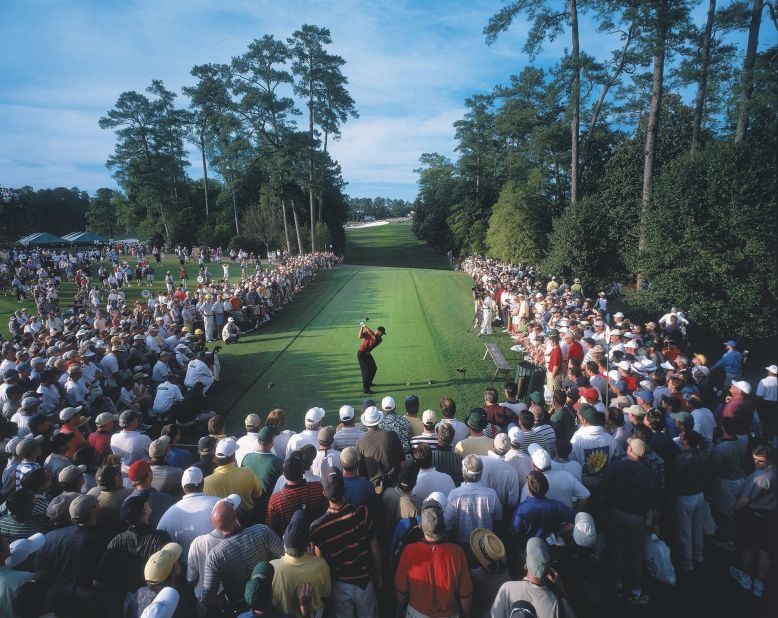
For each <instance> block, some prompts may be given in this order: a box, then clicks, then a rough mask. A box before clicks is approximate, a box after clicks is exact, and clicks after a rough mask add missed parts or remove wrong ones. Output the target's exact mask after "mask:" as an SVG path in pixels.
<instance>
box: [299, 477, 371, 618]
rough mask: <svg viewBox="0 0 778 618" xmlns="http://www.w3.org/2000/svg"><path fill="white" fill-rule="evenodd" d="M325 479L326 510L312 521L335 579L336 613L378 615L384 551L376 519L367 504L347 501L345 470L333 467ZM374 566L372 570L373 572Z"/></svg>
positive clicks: (317, 544)
mask: <svg viewBox="0 0 778 618" xmlns="http://www.w3.org/2000/svg"><path fill="white" fill-rule="evenodd" d="M322 480H323V481H324V495H325V496H326V497H327V500H328V501H329V508H328V509H327V512H326V513H325V514H324V515H322V516H321V517H320V518H319V519H317V520H316V521H314V522H313V524H311V542H312V543H313V544H314V546H315V548H316V555H317V556H321V557H322V558H324V559H325V560H326V561H327V564H328V565H329V567H330V573H331V575H332V581H333V593H334V598H335V612H334V615H336V616H338V617H339V618H340V617H341V616H345V617H353V618H358V617H361V616H376V615H377V613H378V612H377V605H376V593H375V591H376V590H378V589H380V588H381V555H380V550H379V548H378V541H377V539H376V531H375V526H374V525H373V522H372V521H371V519H370V517H369V516H368V512H367V509H366V508H365V507H364V506H358V507H355V506H354V505H353V504H347V503H346V502H345V491H346V488H345V484H344V482H343V473H342V472H341V471H340V470H339V469H338V468H332V469H331V470H330V471H329V473H328V474H327V476H325V477H324V478H323V479H322ZM371 566H372V572H371Z"/></svg>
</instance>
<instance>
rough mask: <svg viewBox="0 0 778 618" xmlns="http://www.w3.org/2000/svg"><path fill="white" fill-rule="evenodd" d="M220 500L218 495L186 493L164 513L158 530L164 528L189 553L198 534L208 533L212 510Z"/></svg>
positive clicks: (185, 552)
mask: <svg viewBox="0 0 778 618" xmlns="http://www.w3.org/2000/svg"><path fill="white" fill-rule="evenodd" d="M219 500H220V498H218V497H217V496H206V495H205V494H204V493H193V494H186V495H185V496H184V497H183V498H181V500H179V501H178V502H176V503H175V504H174V505H173V506H171V507H170V508H169V509H168V510H167V511H165V513H164V514H163V515H162V518H161V519H160V520H159V523H158V524H157V530H164V531H165V532H167V533H168V534H169V535H170V538H171V539H173V542H175V543H178V544H179V545H180V546H181V548H182V550H183V552H182V553H183V554H184V555H188V553H189V546H190V545H191V544H192V541H194V540H195V538H197V537H198V536H201V535H203V534H208V533H209V532H210V531H211V530H212V529H213V526H212V525H211V511H212V510H213V507H214V506H215V505H216V503H217V502H218V501H219Z"/></svg>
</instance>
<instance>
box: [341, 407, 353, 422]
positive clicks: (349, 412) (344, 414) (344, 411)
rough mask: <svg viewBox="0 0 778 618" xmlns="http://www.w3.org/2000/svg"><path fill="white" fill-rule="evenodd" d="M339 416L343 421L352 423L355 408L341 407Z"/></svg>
mask: <svg viewBox="0 0 778 618" xmlns="http://www.w3.org/2000/svg"><path fill="white" fill-rule="evenodd" d="M338 416H339V417H340V420H342V421H350V420H353V419H354V408H353V407H352V406H349V405H344V406H340V410H339V411H338Z"/></svg>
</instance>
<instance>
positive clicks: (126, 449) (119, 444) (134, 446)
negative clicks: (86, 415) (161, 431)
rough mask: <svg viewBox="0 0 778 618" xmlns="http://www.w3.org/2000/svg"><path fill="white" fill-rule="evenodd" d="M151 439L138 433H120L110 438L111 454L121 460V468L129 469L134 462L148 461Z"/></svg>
mask: <svg viewBox="0 0 778 618" xmlns="http://www.w3.org/2000/svg"><path fill="white" fill-rule="evenodd" d="M150 444H151V438H149V437H148V436H147V435H144V434H142V433H140V432H139V431H137V430H136V431H124V430H122V431H120V432H119V433H115V434H113V435H112V436H111V452H113V454H114V455H118V456H119V458H121V460H122V466H126V467H129V465H130V464H131V463H132V462H134V461H139V460H143V461H148V460H149V454H148V450H149V445H150Z"/></svg>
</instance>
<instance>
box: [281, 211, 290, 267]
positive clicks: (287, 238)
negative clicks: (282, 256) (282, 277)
mask: <svg viewBox="0 0 778 618" xmlns="http://www.w3.org/2000/svg"><path fill="white" fill-rule="evenodd" d="M281 217H282V218H283V220H284V239H285V240H286V252H287V253H288V254H289V255H292V245H291V243H290V242H289V224H288V223H287V222H286V202H284V200H281Z"/></svg>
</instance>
